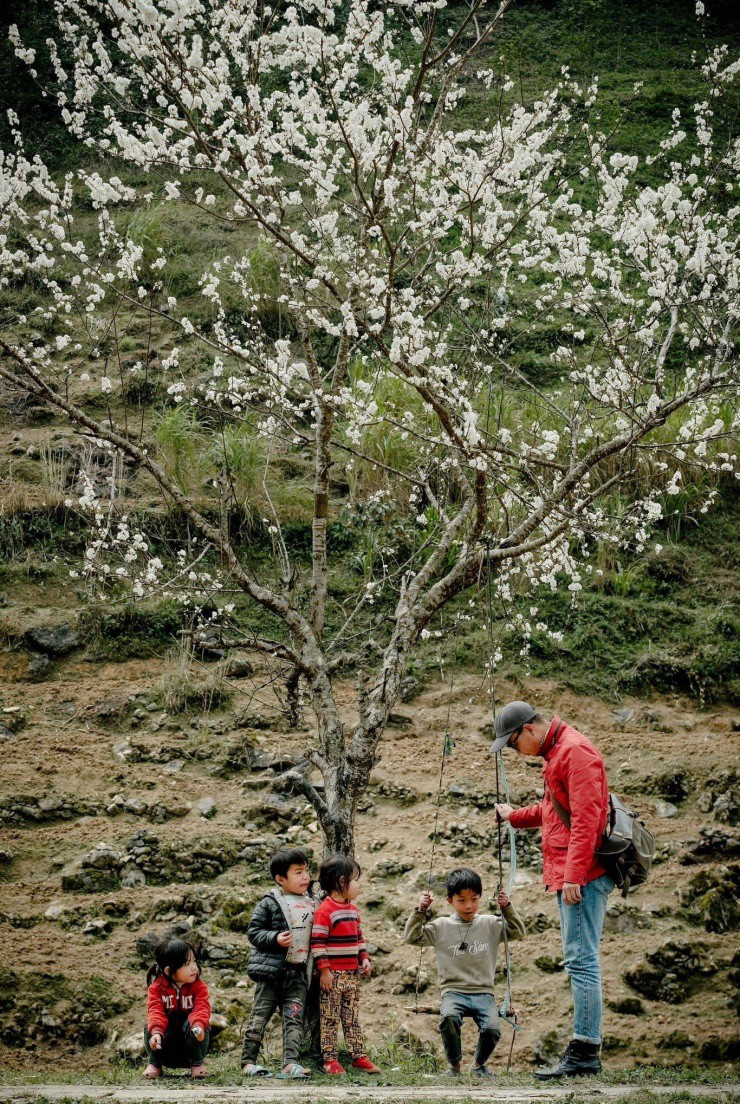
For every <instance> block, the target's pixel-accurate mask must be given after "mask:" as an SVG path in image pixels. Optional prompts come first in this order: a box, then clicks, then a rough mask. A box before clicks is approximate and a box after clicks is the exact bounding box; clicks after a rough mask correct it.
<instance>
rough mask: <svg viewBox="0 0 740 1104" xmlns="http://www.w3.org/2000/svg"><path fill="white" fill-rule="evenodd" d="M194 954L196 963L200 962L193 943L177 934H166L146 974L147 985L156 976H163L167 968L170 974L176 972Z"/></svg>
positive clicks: (157, 947) (156, 948) (156, 949)
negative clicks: (179, 937)
mask: <svg viewBox="0 0 740 1104" xmlns="http://www.w3.org/2000/svg"><path fill="white" fill-rule="evenodd" d="M191 955H192V956H193V958H194V959H195V961H196V963H197V962H198V956H197V954H196V953H195V947H193V945H192V944H191V943H188V942H186V940H184V939H178V938H177V937H176V936H172V935H171V936H165V938H164V939H161V940H160V941H159V943H157V946H156V947H155V948H154V959H155V961H154V962H153V963H152V965H151V966H150V967H149V971H148V973H147V975H146V983H147V985H151V984H152V982H153V981H155V980H156V978H158V977H161V976H162V974H164V973H165V971H166V970H167V969H169V971H170V974H176V973H177V971H178V970H179V969H180V968H181V967H182V966H184V965H185V963H186V962H187V961H188V959H189V958H190V956H191ZM198 977H200V966H198Z"/></svg>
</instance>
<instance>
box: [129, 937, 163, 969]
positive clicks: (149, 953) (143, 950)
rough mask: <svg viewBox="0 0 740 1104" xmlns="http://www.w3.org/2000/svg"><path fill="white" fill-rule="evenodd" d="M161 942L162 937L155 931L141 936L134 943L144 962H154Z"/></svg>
mask: <svg viewBox="0 0 740 1104" xmlns="http://www.w3.org/2000/svg"><path fill="white" fill-rule="evenodd" d="M159 940H160V937H159V936H158V935H157V933H156V932H153V931H148V932H144V934H143V935H140V936H139V938H138V939H137V940H136V942H135V943H134V947H135V948H136V953H137V955H138V956H139V958H140V959H141V960H142V962H154V952H155V950H156V947H157V944H158V943H159Z"/></svg>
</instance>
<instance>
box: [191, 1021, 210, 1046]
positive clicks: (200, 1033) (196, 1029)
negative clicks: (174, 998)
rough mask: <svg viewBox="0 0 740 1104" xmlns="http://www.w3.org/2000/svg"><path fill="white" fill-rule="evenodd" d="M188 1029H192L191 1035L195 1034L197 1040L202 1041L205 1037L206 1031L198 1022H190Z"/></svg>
mask: <svg viewBox="0 0 740 1104" xmlns="http://www.w3.org/2000/svg"><path fill="white" fill-rule="evenodd" d="M190 1030H191V1031H192V1033H193V1035H195V1037H196V1039H197V1040H198V1042H199V1043H202V1042H203V1040H204V1039H205V1037H206V1033H205V1031H204V1030H203V1028H202V1027H201V1025H200V1024H191V1026H190Z"/></svg>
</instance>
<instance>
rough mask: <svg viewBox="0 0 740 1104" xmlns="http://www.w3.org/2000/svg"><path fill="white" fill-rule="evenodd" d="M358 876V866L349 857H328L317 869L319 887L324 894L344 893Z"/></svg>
mask: <svg viewBox="0 0 740 1104" xmlns="http://www.w3.org/2000/svg"><path fill="white" fill-rule="evenodd" d="M360 874H362V869H361V868H360V864H359V863H358V862H355V860H354V859H350V857H349V855H330V856H329V858H328V859H324V861H323V862H322V864H321V866H320V867H319V885H320V886H321V888H322V889H323V891H324V893H326V894H329V893H337V892H339V893H346V892H347V887H348V885H349V883H350V882H351V881H352V879H353V878H359V876H360Z"/></svg>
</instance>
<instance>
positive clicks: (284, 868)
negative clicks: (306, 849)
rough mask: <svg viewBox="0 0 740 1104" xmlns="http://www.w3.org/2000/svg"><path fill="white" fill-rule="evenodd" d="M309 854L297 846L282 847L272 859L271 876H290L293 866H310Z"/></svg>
mask: <svg viewBox="0 0 740 1104" xmlns="http://www.w3.org/2000/svg"><path fill="white" fill-rule="evenodd" d="M308 865H309V862H308V856H307V855H305V854H304V853H303V851H301V850H300V849H299V848H297V847H281V848H280V850H279V851H276V852H275V854H274V855H273V856H272V858H271V859H270V877H271V878H273V879H274V878H277V876H278V875H280V877H281V878H287V877H288V871H289V870H290V868H291V866H308Z"/></svg>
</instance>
